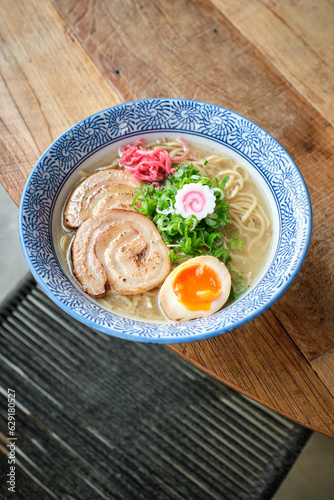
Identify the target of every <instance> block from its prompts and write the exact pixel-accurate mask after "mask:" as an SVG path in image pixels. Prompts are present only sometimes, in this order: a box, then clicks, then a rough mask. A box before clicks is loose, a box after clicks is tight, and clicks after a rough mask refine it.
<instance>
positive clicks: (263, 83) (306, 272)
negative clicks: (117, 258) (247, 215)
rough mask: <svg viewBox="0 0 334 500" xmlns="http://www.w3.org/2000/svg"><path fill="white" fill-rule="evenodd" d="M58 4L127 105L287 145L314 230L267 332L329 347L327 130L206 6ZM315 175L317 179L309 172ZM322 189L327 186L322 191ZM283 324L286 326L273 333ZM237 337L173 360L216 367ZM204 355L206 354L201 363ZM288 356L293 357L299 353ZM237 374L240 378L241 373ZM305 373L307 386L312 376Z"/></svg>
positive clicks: (331, 140) (332, 341)
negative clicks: (180, 114) (163, 101)
mask: <svg viewBox="0 0 334 500" xmlns="http://www.w3.org/2000/svg"><path fill="white" fill-rule="evenodd" d="M56 4H57V7H58V9H59V11H60V13H61V15H62V16H63V18H64V19H65V20H66V22H67V23H68V25H69V27H70V28H71V29H72V30H73V32H74V33H75V35H76V36H77V37H78V38H79V40H80V41H81V42H82V44H83V45H84V46H85V47H86V48H87V50H88V52H89V54H90V55H91V57H92V59H93V60H94V61H96V63H97V64H98V65H99V67H100V69H101V71H103V72H104V74H105V75H106V76H107V78H109V80H110V82H111V83H112V84H113V85H115V86H117V88H118V89H119V91H120V92H121V94H122V97H123V99H124V100H129V99H136V98H146V97H157V96H166V95H172V96H177V97H178V96H179V97H186V98H196V99H200V100H204V101H209V102H212V103H216V104H219V105H222V106H225V107H227V108H230V109H233V110H235V111H237V112H239V113H241V114H243V115H246V116H247V117H249V118H250V119H252V120H254V121H255V122H257V123H258V124H259V125H261V126H263V127H264V128H265V129H267V130H268V131H269V132H271V133H272V134H273V135H274V136H275V137H276V138H277V139H278V140H279V141H280V142H281V143H282V144H283V146H285V147H286V149H287V150H288V151H289V152H290V154H291V155H292V156H293V158H294V159H295V161H296V162H297V165H298V166H299V168H300V169H301V171H302V173H303V175H304V178H305V180H306V183H307V185H308V188H309V191H310V195H311V199H312V203H313V208H314V231H313V239H312V244H311V248H310V251H309V255H308V257H307V259H306V262H305V264H304V266H303V268H302V270H301V272H300V274H299V276H298V278H297V279H296V280H295V282H294V284H293V285H292V286H291V287H290V289H289V291H288V292H287V293H286V294H284V296H283V297H282V298H281V299H280V300H279V302H277V304H275V306H274V307H273V308H272V310H273V311H274V313H275V315H276V319H277V321H276V320H274V319H273V315H272V316H271V321H273V328H277V329H278V330H279V332H280V336H281V337H280V339H281V341H280V342H278V343H277V350H278V351H279V350H280V349H283V346H284V342H287V338H286V337H287V332H288V335H289V336H290V337H291V338H292V339H293V342H294V343H295V344H296V345H297V346H298V347H299V348H300V349H301V351H302V353H303V354H304V356H305V357H306V358H307V359H308V360H312V359H313V358H315V357H317V356H319V355H321V354H322V353H324V352H326V351H327V350H329V349H331V348H333V346H334V328H333V325H334V307H333V302H334V297H333V293H332V290H333V289H334V287H333V284H334V283H333V276H332V274H331V273H330V272H329V271H330V266H331V265H332V264H331V260H330V259H328V256H331V255H333V253H331V252H332V251H333V246H332V240H331V239H330V237H329V236H330V233H331V231H332V229H333V227H334V222H333V221H334V207H333V203H331V200H332V199H333V198H332V197H333V190H334V188H333V182H332V180H333V173H332V168H331V158H333V155H334V131H333V128H332V127H331V126H330V125H329V124H328V122H327V121H326V120H325V119H324V118H323V117H322V116H321V115H320V114H319V113H318V112H317V111H316V110H315V109H314V108H313V107H312V106H310V105H308V104H307V103H306V102H305V100H304V99H303V98H302V97H301V96H300V95H299V93H298V92H296V91H295V90H294V89H293V88H291V85H290V84H289V83H288V82H287V81H286V80H285V79H284V78H283V77H282V76H281V75H280V74H279V73H278V71H277V70H275V69H274V68H273V67H272V65H271V64H270V63H268V62H267V61H266V60H265V58H264V57H263V55H262V54H261V52H260V51H259V50H257V49H256V48H255V47H254V45H252V43H250V42H249V41H248V40H247V39H246V38H245V37H244V36H242V35H241V34H240V33H239V32H238V31H237V30H236V29H235V28H234V27H233V26H232V25H231V23H230V22H229V21H228V20H227V19H226V18H225V16H223V15H222V14H221V13H220V12H219V11H218V10H217V9H216V8H214V7H213V6H212V5H210V4H208V3H206V2H202V1H199V0H198V1H197V0H193V1H191V0H185V1H184V2H182V3H178V8H177V9H175V4H174V3H173V2H164V1H162V0H160V1H157V2H154V4H153V3H152V2H144V1H143V2H133V1H131V0H126V1H122V2H121V1H114V2H112V4H111V3H110V2H107V1H106V0H104V1H103V0H102V1H101V2H100V3H99V8H98V9H97V8H96V6H95V4H92V3H91V2H88V1H82V2H80V3H78V2H75V0H64V1H62V2H58V3H56ZM129 12H131V15H130V16H129V14H128V13H129ZM93 27H94V28H93ZM92 30H93V32H94V36H92ZM319 169H321V176H320V175H316V172H318V171H319ZM324 184H326V185H327V186H328V188H327V189H326V190H324ZM324 283H326V286H325V287H324ZM280 324H283V325H284V326H285V328H280ZM247 328H248V327H247ZM249 328H250V329H251V330H250V331H251V332H252V335H251V337H253V340H254V339H255V340H256V341H258V342H261V343H262V345H261V347H262V348H263V349H264V360H265V359H266V354H265V353H267V354H268V357H269V358H270V357H271V356H273V352H272V349H271V347H270V345H268V344H267V343H266V342H264V338H263V337H262V336H261V334H260V333H259V331H258V323H257V322H253V323H252V324H251V325H250V326H249ZM243 331H244V330H242V332H243ZM234 335H235V336H236V337H237V338H238V339H239V340H240V338H242V337H243V336H242V333H239V331H236V332H233V334H230V335H228V336H220V337H218V338H217V339H216V340H214V341H209V342H208V343H198V344H197V343H196V344H194V345H193V347H192V349H190V348H189V347H188V346H173V349H174V350H175V352H178V353H180V354H184V352H186V353H187V356H188V358H187V359H189V360H191V361H193V362H194V363H196V364H200V363H202V365H201V366H202V368H204V369H208V367H210V366H211V365H212V363H215V362H216V361H217V358H219V362H220V356H221V352H225V350H226V349H227V347H228V346H227V343H228V342H230V341H231V336H234ZM281 343H282V347H281ZM204 346H205V347H206V348H207V349H208V350H207V352H206V351H205V349H204ZM243 348H244V351H243V352H244V354H243V355H244V360H243V362H242V363H241V365H239V364H238V365H237V366H238V370H239V368H240V367H242V369H244V370H246V371H245V373H249V377H250V379H251V378H252V377H254V379H255V380H256V377H257V373H254V372H252V366H249V365H248V364H247V358H248V356H250V355H254V353H256V352H257V345H256V342H255V343H254V344H251V343H244V344H243ZM283 350H284V349H283ZM203 352H204V353H205V354H206V356H205V358H201V360H200V361H199V359H200V358H199V357H200V356H201V355H202V353H203ZM291 352H292V353H293V356H297V358H298V350H292V351H291ZM290 361H291V360H290ZM299 361H300V360H299ZM299 361H298V362H299ZM240 362H241V361H240ZM291 362H292V361H291ZM230 363H233V360H230ZM222 366H224V365H222ZM296 366H297V365H296ZM236 373H238V380H239V379H240V377H241V374H240V371H238V372H236ZM235 375H236V374H235V373H233V370H232V371H229V369H228V366H225V371H222V372H220V373H219V374H218V373H217V374H216V376H218V377H220V379H221V380H225V381H226V380H228V381H229V383H232V380H233V378H234V376H235ZM268 375H269V374H268ZM309 376H310V380H311V378H312V377H311V372H309ZM292 378H293V377H292ZM269 379H270V377H265V378H264V379H263V380H261V384H263V387H264V388H265V389H266V390H268V397H267V402H268V404H269V402H270V400H271V398H272V397H273V392H272V390H273V389H272V387H271V382H270V380H269ZM325 382H326V381H325ZM291 383H292V382H291ZM310 383H311V382H310ZM246 389H247V387H246V388H245V390H246ZM247 390H249V391H250V392H251V391H252V390H253V391H254V388H251V387H248V389H247ZM327 402H328V404H329V400H328V401H327ZM330 404H331V405H332V404H333V402H331V403H330ZM296 411H297V412H298V409H297V410H296Z"/></svg>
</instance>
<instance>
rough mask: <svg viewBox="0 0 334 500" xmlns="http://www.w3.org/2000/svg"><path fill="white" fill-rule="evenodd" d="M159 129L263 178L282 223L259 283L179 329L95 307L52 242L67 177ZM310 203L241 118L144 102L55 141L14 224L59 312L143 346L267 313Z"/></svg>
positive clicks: (278, 156)
mask: <svg viewBox="0 0 334 500" xmlns="http://www.w3.org/2000/svg"><path fill="white" fill-rule="evenodd" d="M160 130H161V131H162V134H163V136H166V135H168V132H170V133H171V132H173V133H174V132H178V131H180V132H181V133H182V132H186V133H191V134H193V135H194V136H197V137H201V138H204V139H209V140H214V141H215V142H218V143H220V144H222V145H224V146H227V147H228V148H230V149H231V150H234V151H236V152H238V153H240V154H242V155H243V157H244V158H245V159H246V160H247V161H248V162H249V163H250V164H251V165H253V166H254V167H255V168H257V169H258V170H259V171H260V172H261V174H262V176H263V177H264V178H265V179H266V181H267V183H268V185H270V186H271V191H272V194H273V197H274V199H275V203H276V206H277V210H278V216H279V219H280V228H279V233H280V234H279V238H278V247H277V250H276V253H275V256H274V258H273V260H272V262H271V264H270V266H269V268H268V270H267V272H266V274H265V276H264V277H263V278H262V279H261V280H260V281H259V283H258V284H257V285H256V286H255V287H253V288H252V289H251V290H250V291H249V292H247V293H245V295H244V296H242V297H241V298H240V299H239V300H238V301H236V302H235V303H233V304H231V305H230V306H228V307H227V308H225V309H223V310H221V311H219V312H217V313H216V314H214V315H212V316H210V317H208V318H202V319H198V320H194V321H191V322H186V323H181V324H173V323H167V324H159V323H150V322H145V321H136V320H133V319H128V318H123V317H121V316H119V315H116V314H113V313H112V312H110V311H107V310H106V309H104V308H102V307H100V306H99V305H98V304H97V303H96V302H94V301H93V300H91V299H90V298H89V297H88V296H87V295H86V294H84V293H83V292H82V291H81V290H80V289H79V287H78V286H75V284H74V283H73V282H72V281H71V280H70V279H69V278H68V277H67V275H66V274H65V273H64V271H63V269H62V268H61V267H60V265H59V261H58V259H57V256H56V254H55V250H54V243H53V240H52V228H51V225H52V224H51V221H52V216H53V209H54V206H55V202H56V200H57V198H58V196H59V193H60V191H61V189H62V186H63V183H64V181H65V180H66V178H67V177H68V175H69V174H70V173H71V172H72V171H74V170H75V169H77V168H79V166H80V164H82V162H83V161H85V159H87V158H89V157H90V156H91V155H92V154H93V153H94V152H96V151H98V150H100V149H101V148H104V147H106V146H108V145H110V144H111V143H115V142H117V140H120V139H122V140H123V139H124V138H127V137H129V142H130V140H131V139H130V138H131V137H133V136H140V134H145V133H150V132H159V131H160ZM311 225H312V213H311V204H310V200H309V196H308V192H307V189H306V186H305V183H304V180H303V178H302V176H301V174H300V172H299V170H298V168H297V167H296V165H295V164H294V162H293V160H292V159H291V158H290V156H289V155H288V153H287V152H286V151H285V150H284V148H283V147H282V146H281V145H280V144H279V143H278V142H277V141H276V140H275V139H274V138H273V137H272V136H270V135H269V134H268V133H267V132H265V131H264V130H263V129H261V128H260V127H258V126H257V125H256V124H254V123H252V122H251V121H249V120H247V119H246V118H244V117H242V116H240V115H238V114H236V113H234V112H232V111H229V110H227V109H223V108H221V107H218V106H214V105H211V104H207V103H202V102H197V101H190V100H184V99H150V100H144V101H135V102H130V103H125V104H122V105H119V106H115V107H113V108H109V109H106V110H104V111H101V112H99V113H97V114H95V115H93V116H90V117H88V118H86V119H85V120H83V121H82V122H80V123H78V124H76V125H74V126H73V127H72V128H71V129H70V130H68V131H67V132H66V133H65V134H63V135H62V136H61V137H60V138H58V139H57V140H56V141H55V142H54V143H53V144H52V145H51V146H50V147H49V149H48V150H47V151H46V152H45V153H44V154H43V155H42V157H41V158H40V160H39V161H38V162H37V164H36V166H35V167H34V169H33V171H32V173H31V175H30V177H29V179H28V181H27V183H26V186H25V189H24V192H23V195H22V199H21V204H20V213H19V227H20V239H21V244H22V248H23V252H24V255H25V257H26V260H27V262H28V264H29V267H30V269H31V271H32V273H33V275H34V276H35V278H36V280H37V281H38V283H39V284H40V286H41V287H42V288H43V290H44V291H45V292H46V293H47V294H48V295H49V296H50V297H51V298H52V299H53V300H54V301H55V302H56V303H57V304H58V305H59V306H60V307H61V308H63V309H64V310H65V311H67V312H68V313H69V314H70V315H72V316H74V317H75V318H77V319H78V320H80V321H82V322H83V323H85V324H87V325H88V326H90V327H92V328H94V329H96V330H99V331H102V332H104V333H107V334H110V335H113V336H117V337H121V338H125V339H129V340H136V341H142V342H160V343H173V342H186V341H194V340H201V339H205V338H209V337H212V336H214V335H218V334H221V333H224V332H226V331H229V330H232V329H234V328H236V327H238V326H240V325H242V324H244V323H246V322H247V321H250V320H252V319H253V318H255V317H256V316H257V315H258V314H260V313H262V312H263V311H264V310H265V309H267V308H268V307H269V306H270V305H271V304H272V303H273V302H274V301H275V300H277V299H278V298H279V297H280V295H281V294H282V293H283V292H284V291H285V290H286V289H287V287H288V286H289V285H290V284H291V282H292V281H293V279H294V278H295V276H296V275H297V273H298V271H299V269H300V266H301V264H302V262H303V260H304V258H305V255H306V252H307V249H308V246H309V241H310V235H311Z"/></svg>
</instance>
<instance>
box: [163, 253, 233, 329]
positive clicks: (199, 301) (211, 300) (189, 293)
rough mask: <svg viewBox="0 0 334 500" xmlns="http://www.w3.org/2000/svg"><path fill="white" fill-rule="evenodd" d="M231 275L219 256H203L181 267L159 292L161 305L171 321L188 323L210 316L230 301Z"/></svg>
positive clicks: (190, 260)
mask: <svg viewBox="0 0 334 500" xmlns="http://www.w3.org/2000/svg"><path fill="white" fill-rule="evenodd" d="M230 291H231V276H230V273H229V272H228V270H227V268H226V266H225V265H224V264H223V263H222V262H220V260H218V259H217V258H216V257H212V256H211V255H203V256H200V257H194V258H193V259H189V260H187V261H186V262H184V263H183V264H180V265H179V266H178V267H176V268H175V269H174V271H172V272H171V273H170V274H169V275H168V276H167V278H166V280H165V282H164V283H163V285H162V287H161V290H160V304H161V306H162V308H163V310H164V312H165V314H166V315H167V316H168V318H170V319H173V320H176V321H188V320H191V319H195V318H203V317H204V316H210V315H211V314H213V313H215V312H216V311H218V310H219V309H220V308H221V307H222V306H223V305H224V304H225V302H226V301H227V299H228V297H229V295H230Z"/></svg>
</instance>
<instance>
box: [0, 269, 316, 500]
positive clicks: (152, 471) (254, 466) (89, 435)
mask: <svg viewBox="0 0 334 500" xmlns="http://www.w3.org/2000/svg"><path fill="white" fill-rule="evenodd" d="M0 316H1V332H0V340H1V346H0V363H1V378H0V385H1V387H0V393H1V414H0V437H1V440H0V448H1V451H2V453H0V458H1V471H2V474H1V479H2V484H1V487H0V497H1V498H12V497H13V494H12V493H10V492H8V490H7V485H6V474H7V472H8V467H9V465H8V463H7V456H6V450H7V451H8V448H6V445H7V444H8V441H7V440H6V437H8V429H7V389H8V387H9V388H11V389H14V390H15V392H16V399H17V403H16V437H17V441H16V442H15V443H16V450H15V451H16V496H15V498H18V499H22V500H23V499H24V500H30V499H31V500H38V499H49V498H57V499H62V500H65V499H66V500H70V499H80V500H81V499H85V500H86V499H89V500H94V499H97V500H98V499H117V500H127V499H129V500H136V499H138V500H139V499H142V500H149V499H154V500H160V499H161V500H172V499H179V500H184V499H187V500H188V499H191V500H197V499H198V500H206V499H222V500H225V499H226V500H229V499H230V500H237V499H240V500H241V499H244V500H252V499H256V500H260V499H266V498H268V499H269V498H271V497H272V494H273V492H274V491H275V490H276V488H277V487H278V486H279V484H280V482H281V481H282V480H283V478H284V477H285V474H286V473H287V471H288V470H289V468H290V466H291V465H292V464H293V462H294V461H295V459H296V457H297V455H298V454H299V452H300V450H301V449H302V447H303V445H304V444H305V442H306V441H307V439H308V437H309V435H310V431H308V430H306V429H304V428H302V427H300V426H298V425H296V424H294V423H292V422H290V421H288V420H286V419H284V418H282V417H280V416H278V415H276V414H275V413H273V412H271V411H270V410H267V409H265V408H264V407H262V406H260V405H258V404H256V403H254V402H252V401H251V400H249V399H248V398H245V397H243V396H241V395H239V394H237V393H236V392H234V391H232V390H230V389H229V388H227V387H225V386H224V385H222V384H220V383H218V382H217V381H215V380H214V379H212V378H210V377H208V376H207V375H205V374H204V373H202V372H200V371H199V370H197V369H196V368H194V367H192V366H191V365H190V364H188V363H186V362H185V361H183V360H181V359H180V358H179V357H177V356H176V355H174V354H173V353H172V352H171V351H170V350H168V349H167V348H166V347H164V346H162V345H154V344H152V345H151V344H139V343H134V342H127V341H124V340H119V339H114V338H111V337H108V336H106V335H104V334H100V333H97V332H94V331H92V330H90V329H88V328H85V327H84V326H83V325H81V324H79V323H77V322H76V321H75V320H73V319H72V318H70V317H68V316H67V315H65V314H64V313H63V312H62V311H61V310H60V309H59V308H58V307H57V306H55V305H54V304H53V303H52V302H51V301H50V300H49V299H48V298H47V297H46V296H45V294H44V293H43V292H42V291H41V290H40V288H39V287H38V286H36V285H35V282H34V281H33V279H32V278H29V279H28V280H26V281H25V282H24V284H23V285H22V286H21V287H20V288H19V290H18V291H17V292H16V293H15V294H14V295H13V296H12V297H11V298H10V299H9V300H8V301H7V302H6V303H5V304H4V305H3V308H2V311H1V314H0Z"/></svg>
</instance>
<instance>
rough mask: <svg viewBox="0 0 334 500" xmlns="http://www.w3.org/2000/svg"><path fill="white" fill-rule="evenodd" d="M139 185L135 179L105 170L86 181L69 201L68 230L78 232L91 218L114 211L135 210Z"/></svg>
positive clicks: (124, 174) (111, 170) (67, 206)
mask: <svg viewBox="0 0 334 500" xmlns="http://www.w3.org/2000/svg"><path fill="white" fill-rule="evenodd" d="M138 185H139V182H138V181H137V180H136V179H135V178H134V176H133V175H132V174H129V173H128V172H125V171H124V170H117V169H105V170H100V171H99V172H96V173H95V174H92V175H90V176H88V177H86V179H84V180H83V181H82V182H80V184H79V185H78V186H77V187H76V188H75V189H74V191H73V192H72V194H71V196H70V198H69V199H68V202H67V204H66V207H65V212H64V224H65V226H66V227H68V228H69V229H76V228H78V227H79V226H80V224H82V222H84V221H85V220H87V219H89V217H92V216H93V215H97V214H99V213H102V212H105V211H106V210H109V209H111V208H124V209H126V210H132V207H131V204H132V201H133V192H134V189H135V188H136V187H137V186H138Z"/></svg>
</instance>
